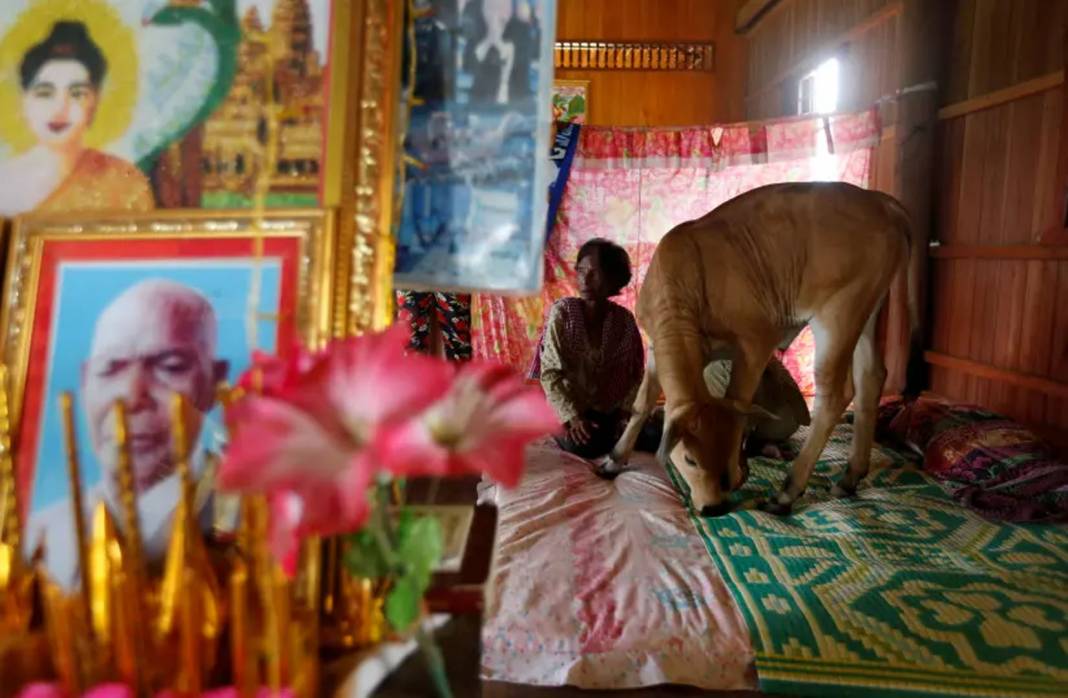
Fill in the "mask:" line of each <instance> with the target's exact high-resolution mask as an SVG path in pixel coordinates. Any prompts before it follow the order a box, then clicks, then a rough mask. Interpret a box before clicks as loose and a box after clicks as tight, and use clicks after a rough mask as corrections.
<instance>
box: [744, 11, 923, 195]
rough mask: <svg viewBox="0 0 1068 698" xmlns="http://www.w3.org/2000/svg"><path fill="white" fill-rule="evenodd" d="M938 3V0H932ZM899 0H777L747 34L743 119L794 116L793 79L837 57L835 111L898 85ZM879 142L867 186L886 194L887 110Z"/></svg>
mask: <svg viewBox="0 0 1068 698" xmlns="http://www.w3.org/2000/svg"><path fill="white" fill-rule="evenodd" d="M939 1H941V0H939ZM900 10H901V6H900V3H899V2H894V1H893V0H781V1H780V2H778V3H776V4H775V5H774V6H773V7H772V8H771V9H770V10H769V11H768V12H767V14H766V15H764V16H763V17H762V18H761V19H760V20H759V21H758V22H757V23H756V24H755V26H753V27H752V29H750V30H749V31H748V32H747V34H746V37H747V39H748V65H749V71H748V80H747V83H746V97H745V103H746V118H748V119H773V118H777V117H783V116H794V115H796V114H797V82H798V78H799V77H801V76H802V75H804V74H805V73H807V72H809V71H810V70H812V69H813V68H815V67H816V66H817V65H819V63H820V62H822V61H823V60H825V59H826V58H829V57H831V56H832V55H833V56H837V57H838V59H839V61H840V67H839V70H840V71H841V72H840V75H841V83H840V84H841V86H840V89H839V99H838V108H839V111H859V110H861V109H866V108H868V107H870V106H871V105H872V104H873V103H875V102H876V100H878V99H879V98H880V97H882V96H884V95H890V94H893V93H894V91H895V90H896V89H897V88H898V84H899V80H898V67H899V65H900V62H899V61H898V60H896V56H897V25H898V21H897V20H898V16H899V14H900ZM882 119H883V124H884V126H885V127H886V128H885V129H884V131H883V139H882V143H881V145H880V147H879V149H878V151H877V152H876V156H875V162H874V163H873V182H872V186H873V187H874V188H876V189H879V190H881V191H886V192H892V188H893V183H894V160H895V157H894V131H893V122H894V110H893V104H892V103H887V104H886V105H885V108H884V109H883V112H882Z"/></svg>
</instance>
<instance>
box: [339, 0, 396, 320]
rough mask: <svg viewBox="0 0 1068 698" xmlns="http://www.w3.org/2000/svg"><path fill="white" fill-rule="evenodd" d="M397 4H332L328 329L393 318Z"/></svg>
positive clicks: (384, 0)
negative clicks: (334, 228) (334, 213)
mask: <svg viewBox="0 0 1068 698" xmlns="http://www.w3.org/2000/svg"><path fill="white" fill-rule="evenodd" d="M404 6H405V3H403V2H395V1H394V0H352V1H351V2H335V3H334V18H333V21H334V32H335V34H334V35H335V41H334V44H333V45H334V54H333V55H332V56H331V65H332V66H336V68H335V74H334V77H333V79H332V89H333V92H332V93H331V112H332V113H331V121H330V123H331V124H334V125H336V126H335V129H332V132H331V133H330V134H329V139H328V142H329V143H330V144H331V151H332V152H333V153H337V155H328V157H327V171H326V188H325V190H324V197H323V203H324V205H337V206H338V207H339V214H338V254H337V258H336V260H335V267H334V276H335V280H336V282H337V283H336V285H335V289H334V292H335V297H334V304H333V307H334V317H333V326H332V334H333V336H335V337H344V336H350V335H354V334H362V333H364V332H368V331H372V330H381V329H384V328H385V327H387V326H388V325H389V324H390V323H391V322H392V320H393V263H394V231H393V228H394V225H395V223H396V221H397V219H398V218H399V216H400V201H399V197H398V196H396V191H395V185H396V181H397V177H398V175H399V173H400V169H399V168H400V167H401V164H402V159H401V157H399V153H400V144H401V140H402V138H403V132H404V128H405V124H404V118H403V114H402V113H401V109H400V102H401V100H400V92H401V48H402V45H403V41H404Z"/></svg>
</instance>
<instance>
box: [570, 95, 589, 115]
mask: <svg viewBox="0 0 1068 698" xmlns="http://www.w3.org/2000/svg"><path fill="white" fill-rule="evenodd" d="M584 113H586V98H585V97H582V96H576V97H573V98H572V99H571V103H570V104H568V105H567V115H568V116H569V117H572V116H579V115H580V114H584Z"/></svg>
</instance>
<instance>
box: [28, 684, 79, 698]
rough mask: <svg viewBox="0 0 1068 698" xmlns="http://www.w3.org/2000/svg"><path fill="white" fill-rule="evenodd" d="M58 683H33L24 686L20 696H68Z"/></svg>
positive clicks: (52, 697) (30, 697)
mask: <svg viewBox="0 0 1068 698" xmlns="http://www.w3.org/2000/svg"><path fill="white" fill-rule="evenodd" d="M66 696H67V694H66V693H64V692H63V689H62V688H60V686H59V684H58V683H43V682H41V683H31V684H27V685H26V686H24V687H23V689H22V690H21V691H19V693H18V698H66Z"/></svg>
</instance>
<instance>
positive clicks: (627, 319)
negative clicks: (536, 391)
mask: <svg viewBox="0 0 1068 698" xmlns="http://www.w3.org/2000/svg"><path fill="white" fill-rule="evenodd" d="M644 366H645V351H644V349H643V348H642V339H641V334H640V333H639V332H638V324H637V323H636V322H635V321H634V315H632V314H631V312H630V311H629V310H627V309H626V308H624V307H623V306H620V305H616V304H615V303H609V304H608V311H607V313H606V314H605V318H604V327H603V329H602V330H601V341H600V343H599V345H597V346H595V345H593V344H592V343H591V342H590V339H589V334H588V333H587V332H586V318H585V314H584V313H583V304H582V300H581V299H579V298H564V299H562V300H559V301H557V302H556V303H555V304H554V305H553V307H552V309H551V310H550V311H549V319H548V321H547V322H546V324H545V330H544V332H543V333H542V337H541V340H540V342H539V344H538V350H537V351H536V352H535V353H534V362H533V365H532V366H531V369H530V374H529V375H530V378H532V379H535V380H539V381H541V385H542V389H543V390H544V391H545V395H546V397H547V398H548V400H549V404H551V405H552V407H553V409H554V410H555V411H556V414H557V416H558V417H559V418H560V421H561V422H564V423H566V422H568V421H570V420H571V419H574V418H575V417H577V416H579V415H581V414H583V413H584V412H586V411H587V410H596V411H598V412H603V413H606V414H611V413H613V412H616V411H620V410H621V411H624V412H629V411H630V409H631V406H632V405H633V404H634V399H635V397H636V396H637V393H638V386H639V385H641V381H642V373H643V371H644Z"/></svg>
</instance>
